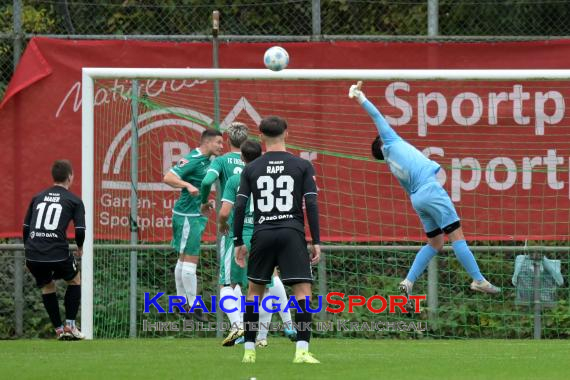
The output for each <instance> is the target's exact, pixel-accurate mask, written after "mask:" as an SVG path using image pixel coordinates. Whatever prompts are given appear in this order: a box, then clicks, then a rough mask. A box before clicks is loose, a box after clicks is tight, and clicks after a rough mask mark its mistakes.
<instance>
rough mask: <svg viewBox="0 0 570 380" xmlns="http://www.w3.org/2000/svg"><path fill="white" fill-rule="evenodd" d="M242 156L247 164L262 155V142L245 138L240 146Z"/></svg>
mask: <svg viewBox="0 0 570 380" xmlns="http://www.w3.org/2000/svg"><path fill="white" fill-rule="evenodd" d="M240 149H241V157H242V159H243V161H244V162H245V163H246V164H249V163H250V162H251V161H253V160H255V159H256V158H258V157H259V156H261V144H260V143H258V142H257V141H254V140H250V139H248V140H245V142H244V143H243V144H241V146H240Z"/></svg>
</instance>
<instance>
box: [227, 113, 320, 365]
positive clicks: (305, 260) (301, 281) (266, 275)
mask: <svg viewBox="0 0 570 380" xmlns="http://www.w3.org/2000/svg"><path fill="white" fill-rule="evenodd" d="M259 130H260V132H261V138H262V140H263V142H264V143H265V147H266V153H265V154H264V155H263V156H261V157H259V158H258V159H257V160H255V161H254V162H252V163H251V164H249V165H247V166H246V168H245V169H244V171H243V172H242V175H241V180H240V187H239V192H238V195H237V198H236V204H235V210H234V244H235V256H236V262H237V263H238V264H239V265H240V266H242V267H244V266H245V256H246V254H247V248H246V246H245V245H244V242H243V224H244V219H245V211H246V204H247V201H248V199H250V197H251V198H252V201H253V205H254V231H253V237H252V240H251V253H250V255H249V258H248V262H247V266H248V267H247V277H248V279H249V289H248V293H247V299H248V301H249V302H253V301H254V300H257V301H259V300H261V298H262V296H263V293H264V292H265V286H266V285H267V284H269V283H270V282H271V276H272V274H273V271H274V268H275V267H276V266H278V267H279V271H280V273H281V279H282V281H283V283H285V284H289V285H291V286H292V287H293V292H294V294H295V298H296V300H297V302H298V304H299V307H300V309H301V310H302V312H297V313H296V314H295V322H296V323H297V325H298V326H305V327H307V328H304V329H300V330H299V331H298V332H297V339H298V340H297V350H296V353H295V357H294V359H293V362H294V363H319V361H318V360H317V359H315V358H314V357H313V356H312V354H311V353H310V352H309V341H310V338H311V329H310V324H311V321H312V314H311V313H309V312H307V302H310V297H311V294H312V289H311V284H312V282H313V276H312V273H311V264H316V263H317V262H318V261H319V258H320V235H319V213H318V206H317V185H316V184H315V179H314V175H315V172H314V169H313V166H312V165H311V163H310V162H309V161H307V160H304V159H302V158H299V157H297V156H294V155H292V154H291V153H288V152H287V151H286V149H285V138H286V135H287V122H286V121H285V120H284V119H282V118H280V117H276V116H271V117H267V118H265V119H263V120H262V121H261V123H260V125H259ZM303 200H304V201H305V207H306V210H307V219H308V221H309V228H310V231H311V236H312V239H313V245H312V248H311V253H309V251H308V250H307V242H306V240H305V223H304V214H303ZM258 321H259V312H257V311H256V310H255V308H254V305H252V304H249V305H246V308H245V315H244V323H245V351H244V356H243V360H242V362H244V363H255V331H254V330H253V329H252V324H253V323H257V322H258Z"/></svg>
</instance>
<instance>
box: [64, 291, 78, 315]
mask: <svg viewBox="0 0 570 380" xmlns="http://www.w3.org/2000/svg"><path fill="white" fill-rule="evenodd" d="M80 303H81V285H67V290H66V291H65V300H64V305H65V319H71V320H75V318H76V317H77V312H78V311H79V304H80Z"/></svg>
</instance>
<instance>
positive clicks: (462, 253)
mask: <svg viewBox="0 0 570 380" xmlns="http://www.w3.org/2000/svg"><path fill="white" fill-rule="evenodd" d="M451 246H452V247H453V252H455V256H456V257H457V260H459V262H460V263H461V265H463V268H465V270H466V271H467V273H469V275H470V276H471V277H472V278H473V279H474V280H475V281H482V280H484V279H485V278H484V277H483V275H482V274H481V271H480V270H479V266H478V265H477V261H475V257H474V256H473V253H471V250H470V249H469V247H468V246H467V242H466V241H465V240H456V241H454V242H453V243H451Z"/></svg>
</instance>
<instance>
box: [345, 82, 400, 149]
mask: <svg viewBox="0 0 570 380" xmlns="http://www.w3.org/2000/svg"><path fill="white" fill-rule="evenodd" d="M361 88H362V81H359V82H358V83H357V84H353V85H352V86H350V90H349V91H348V97H349V98H351V99H356V100H357V101H358V103H360V105H362V107H363V108H364V109H365V110H366V112H368V115H370V117H371V118H372V120H373V121H374V124H375V125H376V129H378V134H379V135H380V138H381V139H382V141H383V142H384V144H389V143H391V142H392V141H395V140H401V139H402V138H401V137H400V136H398V134H397V133H396V131H394V129H392V127H391V126H390V124H388V122H387V121H386V119H385V118H384V116H383V115H382V114H381V113H380V111H378V108H376V107H375V106H374V104H372V103H371V102H370V101H369V100H368V99H366V96H365V95H364V92H362V89H361Z"/></svg>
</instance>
